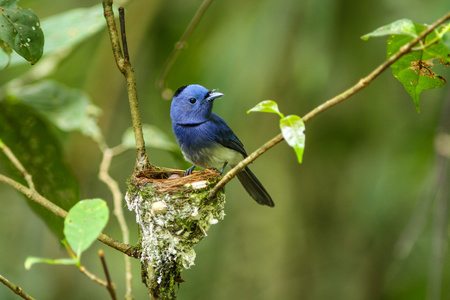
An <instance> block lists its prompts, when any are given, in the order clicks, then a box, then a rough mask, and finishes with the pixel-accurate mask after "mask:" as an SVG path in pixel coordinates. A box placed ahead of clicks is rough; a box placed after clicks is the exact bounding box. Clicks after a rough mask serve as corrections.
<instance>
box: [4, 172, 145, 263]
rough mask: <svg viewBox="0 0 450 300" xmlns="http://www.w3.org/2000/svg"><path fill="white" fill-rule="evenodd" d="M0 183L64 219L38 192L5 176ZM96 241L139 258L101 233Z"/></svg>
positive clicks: (59, 209)
mask: <svg viewBox="0 0 450 300" xmlns="http://www.w3.org/2000/svg"><path fill="white" fill-rule="evenodd" d="M0 182H4V183H6V184H7V185H9V186H11V187H12V188H14V189H15V190H17V191H19V192H20V193H22V194H24V195H25V196H27V197H28V198H29V199H30V200H32V201H34V202H36V203H37V204H39V205H40V206H42V207H44V208H45V209H47V210H48V211H50V212H52V213H54V214H55V215H57V216H58V217H61V218H63V219H65V218H66V216H67V211H65V210H64V209H62V208H61V207H59V206H58V205H56V204H54V203H53V202H51V201H49V200H48V199H47V198H45V197H43V196H42V195H41V194H39V193H38V192H36V191H33V190H32V189H30V188H28V187H26V186H24V185H22V184H20V183H19V182H17V181H15V180H13V179H11V178H9V177H7V176H4V175H2V174H0ZM97 239H98V240H99V241H100V242H102V243H104V244H105V245H108V246H110V247H112V248H114V249H116V250H119V251H120V252H122V253H125V254H127V255H128V256H131V257H134V258H139V257H140V254H139V251H137V250H136V249H135V248H134V247H133V246H131V245H128V244H125V243H122V242H119V241H116V240H114V239H113V238H111V237H109V236H108V235H106V234H104V233H101V234H100V236H99V237H98V238H97Z"/></svg>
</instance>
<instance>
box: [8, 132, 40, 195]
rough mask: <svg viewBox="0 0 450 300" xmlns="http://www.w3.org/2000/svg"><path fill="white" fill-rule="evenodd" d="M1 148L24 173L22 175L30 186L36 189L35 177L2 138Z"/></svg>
mask: <svg viewBox="0 0 450 300" xmlns="http://www.w3.org/2000/svg"><path fill="white" fill-rule="evenodd" d="M0 150H2V151H3V153H5V155H6V157H7V158H8V159H9V160H10V161H11V162H12V163H13V165H14V166H15V167H16V168H17V170H19V172H20V173H22V176H23V177H24V178H25V181H26V182H27V183H28V187H29V188H30V189H31V190H33V191H35V188H34V183H33V179H32V177H31V175H30V173H28V171H27V170H26V169H25V168H24V166H23V165H22V164H21V163H20V161H19V159H18V158H17V157H16V156H15V155H14V153H13V152H12V151H11V149H9V147H8V146H6V144H5V143H4V142H3V141H2V140H0Z"/></svg>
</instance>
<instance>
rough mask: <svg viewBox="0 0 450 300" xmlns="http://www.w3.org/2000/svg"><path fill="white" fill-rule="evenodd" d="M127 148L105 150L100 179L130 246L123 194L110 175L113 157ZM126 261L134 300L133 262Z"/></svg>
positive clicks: (128, 289)
mask: <svg viewBox="0 0 450 300" xmlns="http://www.w3.org/2000/svg"><path fill="white" fill-rule="evenodd" d="M125 149H126V148H125V147H121V146H120V145H119V146H117V147H115V148H112V149H110V148H107V149H104V150H103V158H102V162H101V164H100V172H99V174H98V178H99V179H100V180H101V181H103V182H104V183H105V184H106V185H107V186H108V188H109V190H110V191H111V193H112V196H113V203H114V215H115V216H116V218H117V221H118V223H119V226H120V229H121V231H122V239H123V242H124V243H126V244H128V243H129V242H130V231H129V230H128V226H127V222H126V221H125V216H124V214H123V204H122V199H123V194H122V192H121V191H120V188H119V184H118V183H117V181H116V180H114V178H112V177H111V176H110V175H109V167H110V165H111V159H112V158H113V156H115V155H117V154H119V153H121V152H122V151H123V150H125ZM124 259H125V280H126V296H125V297H126V299H132V298H133V297H132V280H133V277H132V276H133V275H132V272H131V261H130V257H128V256H126V255H125V256H124Z"/></svg>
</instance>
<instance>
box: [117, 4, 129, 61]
mask: <svg viewBox="0 0 450 300" xmlns="http://www.w3.org/2000/svg"><path fill="white" fill-rule="evenodd" d="M119 22H120V33H121V34H122V47H123V57H124V58H125V60H126V61H128V62H129V61H130V55H129V54H128V43H127V34H126V30H125V9H124V8H123V7H119Z"/></svg>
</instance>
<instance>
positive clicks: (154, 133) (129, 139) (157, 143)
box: [122, 124, 178, 151]
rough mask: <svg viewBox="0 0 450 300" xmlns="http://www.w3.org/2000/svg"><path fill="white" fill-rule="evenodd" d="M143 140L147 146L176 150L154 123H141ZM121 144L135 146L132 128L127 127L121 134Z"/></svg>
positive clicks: (130, 147)
mask: <svg viewBox="0 0 450 300" xmlns="http://www.w3.org/2000/svg"><path fill="white" fill-rule="evenodd" d="M142 130H143V132H144V140H145V144H146V146H147V147H150V148H155V149H161V150H166V151H178V146H177V144H175V143H174V142H173V141H172V140H171V139H170V138H169V137H168V136H167V134H165V132H164V131H162V130H161V129H159V128H158V127H156V126H154V125H148V124H143V125H142ZM122 144H123V145H125V146H126V147H127V148H129V149H133V148H136V142H135V139H134V132H133V128H132V127H129V128H128V129H127V130H126V131H125V133H124V134H123V136H122Z"/></svg>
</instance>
